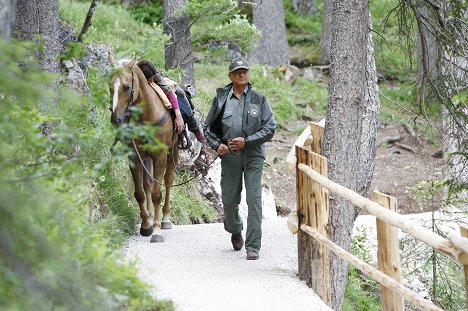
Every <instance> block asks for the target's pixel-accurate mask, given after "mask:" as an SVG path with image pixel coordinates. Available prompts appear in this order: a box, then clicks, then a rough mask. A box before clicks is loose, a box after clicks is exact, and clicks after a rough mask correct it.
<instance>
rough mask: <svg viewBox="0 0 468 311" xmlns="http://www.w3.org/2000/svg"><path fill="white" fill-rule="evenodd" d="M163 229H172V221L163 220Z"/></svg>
mask: <svg viewBox="0 0 468 311" xmlns="http://www.w3.org/2000/svg"><path fill="white" fill-rule="evenodd" d="M161 229H172V223H171V222H170V221H163V222H161Z"/></svg>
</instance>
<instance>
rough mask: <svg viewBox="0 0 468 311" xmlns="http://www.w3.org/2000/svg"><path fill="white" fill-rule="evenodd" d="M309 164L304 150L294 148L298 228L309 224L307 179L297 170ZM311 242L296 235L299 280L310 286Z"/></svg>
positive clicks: (305, 175) (307, 236)
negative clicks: (300, 165)
mask: <svg viewBox="0 0 468 311" xmlns="http://www.w3.org/2000/svg"><path fill="white" fill-rule="evenodd" d="M301 163H303V164H306V165H307V164H308V163H309V152H308V151H307V150H305V149H304V148H301V147H299V146H296V204H297V218H298V220H299V224H298V227H299V228H300V226H301V224H306V225H309V224H310V220H309V208H308V206H309V202H308V199H309V195H308V192H309V188H310V187H309V181H310V180H309V178H308V176H307V174H305V173H303V172H301V171H300V170H299V169H298V165H299V164H301ZM311 240H312V238H311V237H309V235H308V234H307V233H305V232H303V231H302V230H299V232H298V233H297V259H298V270H299V279H300V280H302V281H305V282H306V283H307V285H309V286H311V282H310V278H311V276H310V273H311V271H310V270H311V269H310V264H311V257H310V251H311V244H310V243H311Z"/></svg>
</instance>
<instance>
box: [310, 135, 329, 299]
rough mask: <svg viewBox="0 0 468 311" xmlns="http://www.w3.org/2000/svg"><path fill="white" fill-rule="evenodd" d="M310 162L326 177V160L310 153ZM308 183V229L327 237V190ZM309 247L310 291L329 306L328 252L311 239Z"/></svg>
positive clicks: (320, 244) (311, 181) (313, 182)
mask: <svg viewBox="0 0 468 311" xmlns="http://www.w3.org/2000/svg"><path fill="white" fill-rule="evenodd" d="M314 141H315V137H314ZM311 160H312V161H311V163H310V166H311V167H312V168H313V169H314V170H315V171H316V172H318V173H320V175H322V176H324V177H328V170H327V158H325V157H322V156H321V155H318V154H316V153H314V152H311ZM310 183H311V193H310V195H311V198H310V199H309V219H310V227H311V228H313V229H315V230H317V231H318V232H319V233H320V234H321V235H323V236H325V237H328V189H326V188H324V187H322V186H321V185H320V184H319V183H318V182H316V181H313V180H310ZM310 246H311V271H312V272H311V283H312V289H313V290H314V292H315V293H316V294H317V295H318V296H319V297H320V298H321V299H322V301H323V302H324V303H325V304H327V305H328V306H331V288H330V286H331V284H330V251H329V250H328V249H327V248H326V247H325V246H324V245H323V244H322V243H320V242H319V241H317V240H315V239H312V242H311V245H310Z"/></svg>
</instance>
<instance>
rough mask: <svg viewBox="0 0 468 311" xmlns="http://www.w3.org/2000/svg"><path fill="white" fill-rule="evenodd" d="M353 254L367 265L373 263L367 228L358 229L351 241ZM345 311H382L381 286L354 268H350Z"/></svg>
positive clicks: (344, 305)
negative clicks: (380, 300)
mask: <svg viewBox="0 0 468 311" xmlns="http://www.w3.org/2000/svg"><path fill="white" fill-rule="evenodd" d="M351 253H352V254H353V255H354V256H356V257H358V258H360V259H361V260H363V261H365V262H367V263H369V262H371V261H372V255H371V253H370V245H369V242H368V238H367V231H366V229H365V228H357V233H356V234H355V235H354V236H353V239H352V241H351ZM343 310H344V311H354V310H355V311H360V310H366V311H368V310H369V311H372V310H375V311H378V310H380V302H379V284H378V283H377V282H376V281H374V280H372V279H370V278H368V277H366V276H365V275H364V274H362V272H360V271H359V270H358V269H356V268H354V267H353V266H349V269H348V280H347V282H346V288H345V301H344V303H343Z"/></svg>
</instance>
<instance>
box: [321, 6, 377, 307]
mask: <svg viewBox="0 0 468 311" xmlns="http://www.w3.org/2000/svg"><path fill="white" fill-rule="evenodd" d="M332 19H333V25H332V41H331V66H330V81H329V86H328V107H327V112H326V125H325V134H324V144H323V152H324V155H325V156H326V157H327V158H328V175H329V178H330V179H331V180H333V181H335V182H337V183H339V184H341V185H343V186H345V187H348V188H349V189H352V190H354V191H356V192H358V193H359V194H361V195H363V196H366V195H367V191H368V189H369V186H370V183H371V180H372V175H373V172H374V164H375V153H376V137H377V115H378V110H379V98H378V94H377V92H378V87H377V71H376V68H375V60H374V55H373V45H372V38H371V32H370V25H371V24H370V12H369V1H357V0H353V1H346V0H336V1H333V7H332ZM363 51H366V53H363ZM329 207H330V214H329V236H330V239H331V240H332V241H334V242H335V243H337V244H338V245H340V246H341V247H342V248H344V249H346V250H348V249H349V246H350V244H351V237H352V229H353V223H354V220H355V218H356V217H357V214H358V209H357V208H353V206H352V205H351V204H350V203H347V202H346V201H345V200H343V199H341V198H340V197H338V196H336V195H332V194H330V206H329ZM330 269H331V280H332V281H331V283H332V284H331V288H332V306H331V307H332V308H333V309H334V310H341V307H342V304H343V297H344V289H345V285H346V280H347V275H348V265H347V264H346V263H345V261H343V260H341V259H339V258H338V257H336V256H332V258H331V267H330Z"/></svg>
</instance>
